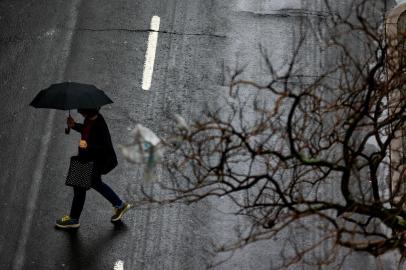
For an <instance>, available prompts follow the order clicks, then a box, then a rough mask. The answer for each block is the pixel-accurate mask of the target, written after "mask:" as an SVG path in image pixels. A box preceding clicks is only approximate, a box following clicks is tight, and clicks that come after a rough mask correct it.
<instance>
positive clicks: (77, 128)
mask: <svg viewBox="0 0 406 270" xmlns="http://www.w3.org/2000/svg"><path fill="white" fill-rule="evenodd" d="M72 129H73V130H76V131H77V132H79V133H82V130H83V124H79V123H76V122H75V125H74V126H73V127H72Z"/></svg>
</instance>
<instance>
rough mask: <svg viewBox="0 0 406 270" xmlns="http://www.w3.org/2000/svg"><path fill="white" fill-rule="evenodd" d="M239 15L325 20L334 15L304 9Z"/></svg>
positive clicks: (247, 11)
mask: <svg viewBox="0 0 406 270" xmlns="http://www.w3.org/2000/svg"><path fill="white" fill-rule="evenodd" d="M239 12H240V13H248V14H251V15H254V16H276V17H307V16H314V17H321V18H326V17H329V16H332V15H335V14H334V13H331V12H324V11H312V10H305V9H298V10H296V9H280V10H270V11H268V12H266V13H262V12H257V11H250V10H243V11H239Z"/></svg>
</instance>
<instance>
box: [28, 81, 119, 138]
mask: <svg viewBox="0 0 406 270" xmlns="http://www.w3.org/2000/svg"><path fill="white" fill-rule="evenodd" d="M109 103H113V101H112V100H111V99H110V98H109V97H108V96H107V95H106V94H105V93H104V91H103V90H100V89H98V88H97V87H96V86H94V85H91V84H84V83H76V82H63V83H58V84H52V85H51V86H50V87H48V88H46V89H43V90H41V91H40V92H39V93H38V94H37V95H36V96H35V98H34V99H33V100H32V101H31V103H30V105H31V106H33V107H35V108H47V109H58V110H69V117H68V120H67V124H68V127H67V128H65V133H66V134H69V132H70V129H71V127H73V125H74V123H75V122H74V120H73V118H72V117H71V116H70V110H72V109H91V108H97V107H101V106H103V105H106V104H109Z"/></svg>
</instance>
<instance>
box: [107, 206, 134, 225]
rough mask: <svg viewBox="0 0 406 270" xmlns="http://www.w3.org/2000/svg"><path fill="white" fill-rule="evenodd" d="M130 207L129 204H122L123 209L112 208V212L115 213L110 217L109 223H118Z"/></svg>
mask: <svg viewBox="0 0 406 270" xmlns="http://www.w3.org/2000/svg"><path fill="white" fill-rule="evenodd" d="M131 207H132V205H131V204H129V203H124V205H123V207H121V208H116V207H114V211H115V212H116V213H115V214H114V215H113V216H112V217H111V221H112V222H115V221H119V220H120V219H121V218H122V217H123V215H124V213H125V212H127V210H128V209H130V208H131Z"/></svg>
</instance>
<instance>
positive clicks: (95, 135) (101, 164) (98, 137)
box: [73, 113, 118, 174]
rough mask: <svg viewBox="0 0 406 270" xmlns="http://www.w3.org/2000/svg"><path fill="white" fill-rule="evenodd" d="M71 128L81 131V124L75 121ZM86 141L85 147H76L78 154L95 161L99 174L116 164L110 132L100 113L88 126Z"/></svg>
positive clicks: (105, 172) (111, 168)
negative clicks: (89, 126)
mask: <svg viewBox="0 0 406 270" xmlns="http://www.w3.org/2000/svg"><path fill="white" fill-rule="evenodd" d="M73 129H74V130H76V131H77V132H80V133H82V130H83V124H79V123H75V126H74V127H73ZM86 142H87V148H86V149H82V148H80V147H78V151H79V152H78V155H79V156H81V157H83V158H85V159H87V160H92V161H96V164H97V167H98V169H99V172H100V173H101V174H107V173H108V172H110V171H111V170H113V169H114V168H115V167H116V166H117V164H118V162H117V156H116V153H115V152H114V148H113V144H112V142H111V136H110V132H109V129H108V127H107V124H106V121H105V120H104V118H103V116H102V115H101V114H100V113H98V116H97V118H96V119H95V120H94V122H93V124H92V126H91V128H90V131H89V136H88V139H87V141H86Z"/></svg>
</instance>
